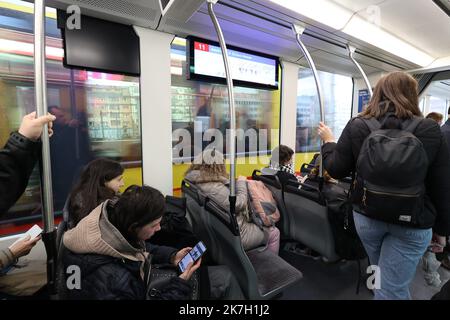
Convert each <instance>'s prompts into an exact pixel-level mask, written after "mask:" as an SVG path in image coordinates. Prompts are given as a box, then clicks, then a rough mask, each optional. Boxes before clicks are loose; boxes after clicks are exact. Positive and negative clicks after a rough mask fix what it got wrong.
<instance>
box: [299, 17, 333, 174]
mask: <svg viewBox="0 0 450 320" xmlns="http://www.w3.org/2000/svg"><path fill="white" fill-rule="evenodd" d="M292 31H294V33H295V35H296V38H297V43H298V45H299V46H300V49H301V50H302V52H303V55H304V56H305V58H306V60H307V61H308V64H309V66H310V68H311V70H312V72H313V75H314V80H315V82H316V88H317V96H318V98H319V107H320V121H322V122H324V121H325V108H324V103H323V99H322V96H323V94H322V87H321V85H320V79H319V73H318V72H317V69H316V65H315V64H314V61H313V59H312V57H311V54H310V53H309V51H308V49H307V48H306V46H305V45H304V43H303V42H302V39H301V36H302V34H303V32H304V31H305V27H304V26H300V25H296V24H293V25H292ZM322 144H323V142H322ZM319 164H320V167H319V177H320V178H321V181H322V182H321V183H323V166H322V148H320V156H319Z"/></svg>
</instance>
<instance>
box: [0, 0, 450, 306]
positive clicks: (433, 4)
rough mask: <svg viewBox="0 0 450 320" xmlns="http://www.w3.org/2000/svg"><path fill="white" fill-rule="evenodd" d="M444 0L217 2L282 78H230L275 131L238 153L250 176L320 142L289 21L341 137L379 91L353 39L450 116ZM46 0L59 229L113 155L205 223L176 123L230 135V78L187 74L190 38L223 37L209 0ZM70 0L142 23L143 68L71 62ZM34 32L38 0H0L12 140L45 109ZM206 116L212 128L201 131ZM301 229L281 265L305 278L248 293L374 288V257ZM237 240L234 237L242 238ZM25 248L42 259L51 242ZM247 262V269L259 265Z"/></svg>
mask: <svg viewBox="0 0 450 320" xmlns="http://www.w3.org/2000/svg"><path fill="white" fill-rule="evenodd" d="M437 2H439V1H424V0H408V1H404V0H385V1H379V0H363V1H361V0H358V1H353V0H315V1H283V0H259V1H256V0H239V1H237V0H220V1H218V2H217V3H216V4H214V10H215V14H216V15H217V18H218V20H219V22H220V25H221V28H222V30H223V34H224V38H225V40H226V43H227V45H229V46H232V47H234V48H240V49H243V52H245V50H248V51H249V52H252V53H260V54H262V55H263V56H264V57H265V56H267V57H269V58H270V57H275V58H276V61H277V63H279V64H277V67H278V69H277V70H276V80H275V83H274V85H273V86H272V88H267V86H266V87H264V86H263V87H257V86H254V87H250V86H235V88H234V89H235V103H236V115H237V126H238V128H242V129H244V130H246V129H255V130H256V132H261V131H263V130H265V132H267V131H268V132H271V136H270V138H269V139H267V141H265V142H266V143H265V145H264V143H263V144H259V146H258V148H257V150H256V151H255V150H253V151H254V152H250V151H249V150H247V149H246V148H244V150H243V152H242V153H238V159H242V160H243V161H242V162H243V163H242V164H239V162H238V164H237V175H243V176H246V177H252V174H253V173H254V170H261V169H262V168H263V167H265V166H267V164H268V159H269V158H270V150H272V149H273V148H274V147H276V146H277V145H279V144H285V145H289V146H291V147H292V148H293V149H295V171H297V172H300V171H301V167H302V165H303V164H304V163H309V162H310V160H311V159H312V157H313V155H314V154H315V153H317V152H319V150H320V139H319V137H318V135H317V134H316V130H317V126H318V123H319V121H320V119H321V114H320V110H319V101H318V97H317V91H316V85H315V82H314V75H313V72H312V71H311V69H310V66H309V64H308V61H307V59H306V58H305V55H304V54H303V53H302V51H301V50H300V49H299V47H298V44H297V41H296V37H295V34H294V32H293V30H292V25H293V24H297V25H302V26H304V27H305V31H304V33H303V34H302V35H301V37H302V40H303V42H304V44H305V45H306V47H307V48H308V50H309V52H310V54H311V57H312V60H313V61H314V63H315V65H316V67H317V70H318V75H319V77H320V81H321V84H322V89H323V96H324V116H325V121H326V122H327V123H328V124H329V125H330V127H331V128H332V130H333V132H334V134H335V135H336V136H337V137H339V135H340V134H341V132H342V130H343V129H344V127H345V125H346V123H347V122H348V120H350V118H351V117H353V116H356V115H357V114H358V113H359V112H361V111H362V108H363V107H364V105H365V104H366V103H367V102H368V99H370V97H369V92H368V90H367V89H368V88H367V85H366V82H365V80H364V77H363V76H362V75H361V73H360V71H359V70H358V68H357V67H356V66H355V64H354V63H353V62H352V60H351V59H350V58H349V52H348V49H347V45H351V46H352V47H354V48H355V50H356V51H355V52H354V54H353V57H354V59H355V60H357V61H358V63H359V64H360V66H361V67H362V69H363V71H364V73H365V74H366V75H367V78H368V81H369V83H370V85H371V86H372V88H373V87H374V86H375V84H376V82H377V81H378V79H380V78H381V77H382V76H383V75H385V74H387V73H389V72H392V71H406V72H408V73H410V74H412V75H413V76H414V77H415V78H416V79H417V80H418V82H419V89H420V92H421V94H420V100H419V106H420V108H421V111H422V112H423V114H424V115H426V114H428V113H430V112H438V113H441V114H443V115H444V120H443V121H444V122H445V121H447V120H448V112H447V110H448V109H449V107H450V42H449V41H448V39H450V16H449V12H450V8H448V7H445V6H446V4H445V1H442V3H444V4H441V5H438V4H437ZM45 3H46V6H47V10H46V19H45V20H46V21H45V23H46V52H47V57H46V58H47V63H46V75H47V100H48V109H49V111H50V112H51V113H53V114H54V115H55V116H56V118H57V120H56V121H55V124H54V130H55V135H54V137H52V138H51V141H50V147H51V165H52V183H53V200H54V209H55V214H54V218H55V226H57V225H58V224H59V223H60V221H61V220H62V217H63V214H62V211H63V207H64V204H65V202H66V199H67V196H68V194H69V192H70V190H71V187H72V186H73V183H74V181H76V179H77V177H78V175H79V173H80V171H81V169H82V167H83V166H84V165H85V164H87V163H88V162H89V161H91V160H92V159H94V158H98V157H106V158H110V159H114V160H117V161H119V162H120V163H121V164H122V165H123V166H124V168H125V172H124V180H125V187H124V188H126V187H127V186H129V185H132V184H139V185H140V184H143V183H144V184H148V185H151V186H153V187H155V188H158V189H159V190H161V192H163V193H164V194H165V195H175V196H177V197H182V196H185V197H187V199H188V210H187V211H188V216H189V217H190V220H191V223H197V222H196V220H195V218H192V212H195V211H196V210H197V211H201V212H209V211H214V210H215V209H214V208H208V205H207V204H205V203H203V204H202V203H201V201H200V200H198V199H197V195H196V194H195V190H194V191H192V190H190V188H188V187H187V186H185V185H183V177H184V172H185V171H186V169H187V168H188V166H189V164H190V162H191V160H192V159H193V155H192V154H184V153H180V152H179V150H178V149H176V148H175V146H176V144H177V142H179V136H176V135H175V132H181V131H177V130H185V131H188V132H194V133H195V132H197V131H198V130H200V136H201V133H202V131H203V132H204V131H205V128H216V129H219V131H221V132H224V131H225V130H226V128H227V127H228V125H229V116H230V115H229V111H228V98H227V87H226V85H225V84H224V83H223V82H222V83H218V82H214V81H206V80H204V79H203V80H202V79H201V80H196V79H193V78H189V76H190V73H191V72H190V70H189V68H190V67H189V61H188V60H189V56H188V55H189V49H190V48H189V45H190V41H192V40H191V37H196V38H198V39H203V40H205V43H207V41H214V42H217V41H218V40H217V34H216V32H215V29H214V26H213V24H212V22H211V19H210V16H209V13H208V7H207V3H206V1H204V0H182V1H162V3H163V4H164V3H165V4H166V5H167V8H166V9H167V10H166V12H165V14H164V15H162V10H163V11H164V8H163V7H162V5H163V4H161V3H160V1H158V0H108V1H106V0H103V1H102V0H73V1H69V0H48V1H45ZM167 3H170V4H167ZM70 5H75V6H77V7H78V8H80V9H81V14H82V16H81V24H83V17H85V16H86V17H92V18H95V19H99V20H101V21H106V22H113V23H116V24H120V25H126V26H132V28H131V29H130V30H133V32H134V34H135V35H136V36H137V42H138V43H139V50H138V52H137V55H136V60H139V62H140V63H139V64H138V65H139V68H138V69H139V71H138V73H134V74H133V73H130V72H120V71H118V70H110V71H105V70H101V69H99V70H96V69H92V68H89V67H86V68H83V67H82V66H80V67H78V68H77V67H70V66H67V65H66V61H65V56H67V55H68V54H69V53H68V52H65V43H64V41H63V35H62V34H63V33H64V32H65V31H64V30H63V28H61V27H60V26H59V24H58V17H59V12H60V11H66V10H67V8H68V6H70ZM447 5H448V4H447ZM442 6H444V8H443V7H442ZM445 8H447V10H445ZM67 12H69V11H67ZM82 26H83V25H82ZM33 41H34V39H33V2H32V1H31V2H28V1H22V0H0V110H1V115H2V116H1V117H0V142H1V143H2V145H3V144H4V143H5V142H6V141H7V139H8V137H9V134H10V132H12V131H14V130H17V129H18V127H19V125H20V121H21V119H22V117H23V116H24V115H25V114H28V113H29V112H32V111H33V110H34V108H35V102H34V70H33ZM66 49H67V48H66ZM130 50H131V49H130ZM86 55H87V53H86ZM131 56H133V55H132V54H131ZM86 59H89V58H87V57H86ZM248 72H253V71H251V70H249V71H248ZM254 77H257V75H256V73H255V74H254ZM205 104H206V105H207V106H208V107H209V108H210V110H211V111H210V113H208V114H205V115H201V114H200V112H199V110H200V109H201V108H202V106H204V105H205ZM199 122H200V123H201V124H202V126H204V127H205V128H203V129H202V128H200V129H198V128H197V127H196V126H197V123H199ZM204 147H205V142H204V141H203V143H202V142H200V149H202V148H204ZM224 148H225V146H224ZM224 150H225V149H224ZM40 182H41V174H40V172H39V168H37V167H36V168H35V170H34V172H33V174H32V176H31V178H30V181H29V184H28V186H27V188H26V191H25V193H24V194H23V196H22V197H21V198H20V199H19V201H18V202H17V203H16V204H15V205H14V206H13V207H12V208H11V209H10V210H9V211H8V212H2V213H1V215H0V249H4V248H7V247H8V246H10V245H11V244H12V243H13V242H14V241H15V240H16V239H17V238H18V237H20V236H21V234H23V233H24V232H25V231H26V230H28V229H29V228H30V227H31V226H33V225H34V224H39V225H41V226H42V205H41V192H42V190H41V183H40ZM269 185H270V182H269ZM272 188H273V189H271V190H273V192H274V195H275V194H276V193H277V192H281V193H282V196H283V197H282V199H283V200H280V201H282V202H283V203H284V205H285V207H286V208H285V209H286V210H289V211H291V214H292V212H293V211H295V210H296V209H295V206H290V205H289V203H288V200H286V199H289V197H293V198H294V199H295V194H294V193H292V194H289V192H288V191H286V190H284V191H283V190H282V191H280V189H277V187H276V186H275V187H273V186H272ZM188 189H189V190H188ZM283 192H284V194H283ZM288 194H289V195H288ZM293 201H294V200H293ZM189 203H190V204H189ZM298 210H300V211H301V210H302V208H299V209H298ZM318 210H319V209H318ZM217 214H218V213H217ZM216 222H217V223H219V222H220V219H217V221H216ZM216 222H214V223H216ZM198 223H201V222H198ZM214 223H213V227H214ZM219 224H220V223H219ZM325 224H326V222H325ZM298 226H299V228H300V229H299V230H292V227H291V226H287V227H286V228H284V229H282V232H284V235H283V234H282V239H283V241H282V247H281V248H280V257H281V258H282V260H283V261H284V262H283V263H287V264H289V265H290V266H293V267H295V268H296V269H298V270H300V271H301V273H302V274H303V277H302V279H301V280H300V281H297V282H295V283H293V284H291V285H289V286H286V287H285V288H283V289H282V290H281V289H280V291H277V294H275V291H274V292H269V293H267V294H265V295H264V294H263V295H260V296H258V294H256V295H253V294H252V291H251V290H250V291H248V292H247V291H246V292H247V293H248V296H249V297H256V298H278V299H287V300H303V299H305V300H370V299H372V298H373V294H372V292H371V291H370V290H369V289H367V287H366V280H367V274H366V272H365V271H366V269H367V267H368V261H367V259H361V260H358V261H345V260H342V259H338V258H337V259H334V258H333V257H332V254H331V256H328V257H327V256H326V254H325V252H326V250H327V249H321V248H322V247H321V244H318V245H317V246H318V247H317V248H318V249H316V250H314V251H317V250H319V252H320V254H318V255H311V254H308V253H307V252H310V251H308V248H305V244H304V243H301V241H300V239H303V238H302V235H298V234H297V233H301V232H303V230H301V228H302V226H301V225H298ZM321 226H323V225H321ZM210 227H211V226H209V227H208V228H210ZM213 227H211V228H213ZM222 227H223V226H222ZM222 227H220V226H219V227H217V228H218V230H213V231H211V230H210V229H208V228H206V229H207V231H208V232H209V233H208V232H207V234H209V236H208V235H207V236H205V237H211V242H212V243H215V242H214V239H215V238H217V239H220V237H225V235H226V234H227V232H228V231H229V230H228V231H227V230H225V229H226V228H225V229H224V230H222V229H220V228H222ZM196 228H199V229H198V230H200V232H202V230H203V229H201V228H200V227H198V226H197V227H195V226H194V231H195V230H196ZM304 228H307V227H306V225H305V227H304ZM206 229H205V230H206ZM205 230H203V231H205ZM320 230H322V229H320ZM205 232H206V231H205ZM211 232H212V233H213V235H212V236H211ZM214 232H217V234H215V235H214ZM305 232H306V233H308V231H305ZM321 232H325V233H326V232H327V231H326V230H325V229H323V231H321ZM313 236H317V237H318V239H319V240H318V241H319V242H321V241H323V242H326V241H327V240H326V237H325V236H323V235H322V234H317V235H313ZM229 237H230V238H231V237H232V236H231V235H230V236H229ZM216 245H218V244H211V246H216ZM319 247H320V248H319ZM227 248H228V247H227ZM230 248H234V247H233V242H232V241H230ZM222 249H223V248H222ZM309 249H311V248H309ZM217 250H221V249H220V247H218V248H217ZM229 250H232V249H229ZM26 258H27V259H29V260H35V261H38V262H40V263H41V264H42V265H44V266H45V262H46V251H45V247H44V245H43V243H42V241H41V242H39V243H38V244H37V246H36V247H35V248H34V249H33V250H32V251H31V253H30V255H28V256H27V257H26ZM218 259H223V257H218ZM236 259H238V258H236ZM242 259H244V258H242ZM250 260H251V259H250ZM243 263H244V262H243ZM245 263H247V262H245ZM245 263H244V265H245ZM249 268H250V269H249V270H250V271H249V274H251V272H253V273H254V272H255V271H254V270H253V269H252V268H251V267H249ZM252 270H253V271H252ZM438 272H439V274H440V277H441V282H442V284H443V283H445V282H446V281H448V280H449V279H450V271H449V270H447V269H445V268H443V267H441V268H439V271H438ZM253 276H254V275H253ZM253 281H258V280H257V279H256V278H254V280H253ZM442 284H441V285H442ZM252 285H253V286H257V284H256V283H253V284H250V286H252ZM441 285H439V286H430V285H428V284H427V283H426V281H425V280H424V274H423V269H422V267H421V264H419V266H418V268H417V273H416V276H415V278H414V281H413V283H412V285H411V287H410V289H411V295H412V298H413V299H417V300H428V299H430V298H431V297H432V296H433V295H434V294H435V293H437V292H438V291H439V290H440V288H441ZM278 293H281V294H278ZM260 294H261V292H260Z"/></svg>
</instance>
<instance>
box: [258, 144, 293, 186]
mask: <svg viewBox="0 0 450 320" xmlns="http://www.w3.org/2000/svg"><path fill="white" fill-rule="evenodd" d="M293 155H294V150H292V149H291V148H289V147H288V146H285V145H282V144H280V145H279V146H278V147H276V148H275V149H273V151H272V158H271V159H270V166H269V169H270V170H272V171H273V172H274V173H275V174H276V176H277V177H278V179H279V180H280V182H281V184H282V185H285V184H286V183H287V182H288V181H289V180H298V179H299V177H297V175H296V174H295V171H294V168H293ZM263 174H264V170H263Z"/></svg>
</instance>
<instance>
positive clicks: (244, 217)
mask: <svg viewBox="0 0 450 320" xmlns="http://www.w3.org/2000/svg"><path fill="white" fill-rule="evenodd" d="M185 178H186V179H187V180H189V181H191V182H193V183H194V184H196V186H197V187H198V188H199V189H200V190H201V191H202V192H203V193H204V194H205V195H206V196H207V197H209V198H211V199H212V200H214V202H216V203H217V204H218V205H220V206H221V207H222V208H224V209H226V210H230V201H229V196H230V190H229V188H228V184H229V180H228V179H227V178H225V177H221V176H208V175H206V174H204V173H202V172H200V171H199V170H193V171H190V172H188V173H187V174H186V176H185ZM246 212H247V185H246V184H245V181H236V220H237V222H238V225H239V231H240V233H241V241H242V246H243V247H244V250H250V249H253V248H256V247H258V246H261V245H264V244H265V243H266V242H267V241H266V240H267V239H266V235H265V233H264V231H263V230H261V229H260V228H259V227H258V226H257V225H256V224H254V223H252V222H250V221H249V218H248V214H246Z"/></svg>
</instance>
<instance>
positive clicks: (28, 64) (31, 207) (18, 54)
mask: <svg viewBox="0 0 450 320" xmlns="http://www.w3.org/2000/svg"><path fill="white" fill-rule="evenodd" d="M32 12H33V7H32V4H30V3H28V2H24V1H17V0H7V1H1V2H0V21H1V22H0V92H1V94H0V110H1V114H2V117H0V143H1V144H2V146H3V145H4V143H5V142H6V140H7V139H8V137H9V133H10V132H11V131H14V130H17V129H18V127H19V125H20V121H21V119H22V117H23V116H24V115H25V114H27V113H29V112H32V111H34V110H35V102H34V101H35V100H34V99H35V98H34V69H33V41H34V39H33V14H32ZM46 15H47V19H46V31H47V40H46V41H47V88H48V90H47V92H48V99H47V100H48V106H49V111H50V112H51V113H53V114H54V115H55V116H56V117H57V119H56V121H55V123H54V132H55V133H54V136H53V137H52V138H51V139H50V146H51V160H52V179H53V193H54V205H55V211H56V213H58V212H60V211H61V210H62V208H63V206H64V203H65V200H66V198H67V195H68V193H69V191H70V189H71V187H72V183H73V182H74V181H75V180H76V179H77V177H78V174H79V173H80V171H81V168H82V167H83V166H84V165H85V164H86V163H87V162H88V161H90V160H92V159H93V158H96V157H107V158H110V159H114V160H117V161H120V162H121V163H122V164H123V165H124V167H125V168H126V170H125V173H124V175H125V183H126V184H127V185H129V184H133V183H137V184H141V183H142V174H141V172H142V170H141V166H142V164H141V160H142V157H141V129H140V93H139V92H140V89H139V78H137V77H128V76H124V75H118V74H107V73H98V72H87V71H83V70H71V69H66V68H64V67H63V64H62V57H63V49H62V42H61V36H60V31H59V30H58V29H57V27H56V11H55V10H53V9H49V8H48V10H47V14H46ZM40 203H41V201H40V177H39V172H38V170H37V168H35V170H34V172H33V174H32V176H31V179H30V182H29V184H28V187H27V189H26V191H25V193H24V195H23V196H22V197H21V198H20V199H19V201H18V202H17V204H16V205H15V206H14V207H12V208H11V209H10V211H9V212H8V213H3V212H2V213H1V218H0V235H4V234H8V233H12V232H19V231H21V230H23V229H26V228H27V225H25V224H29V223H34V222H35V221H39V220H40V218H41V213H40Z"/></svg>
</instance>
